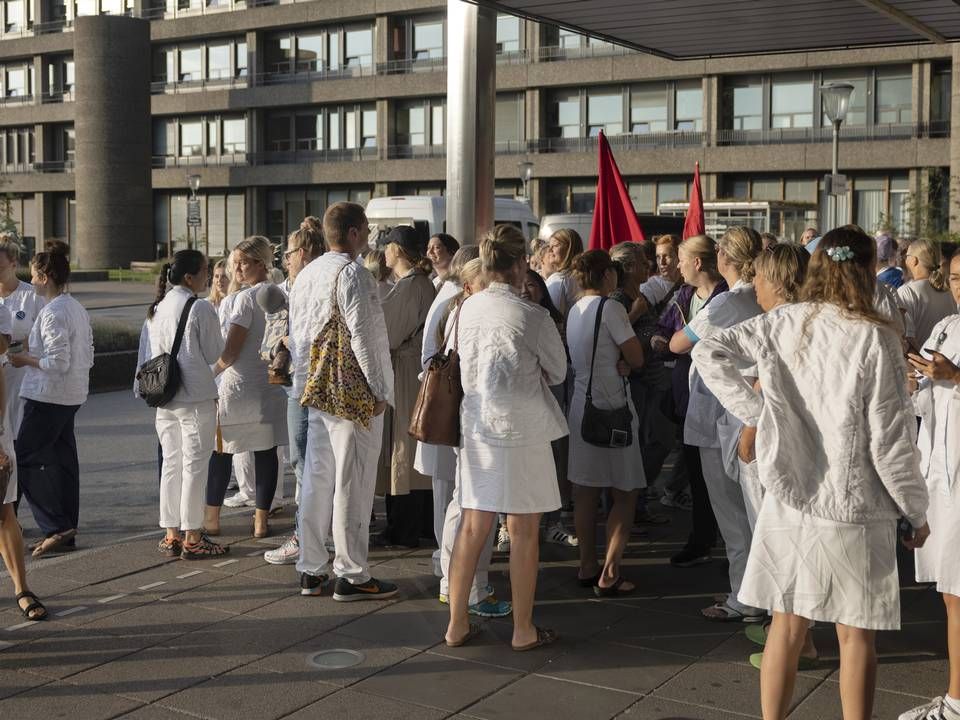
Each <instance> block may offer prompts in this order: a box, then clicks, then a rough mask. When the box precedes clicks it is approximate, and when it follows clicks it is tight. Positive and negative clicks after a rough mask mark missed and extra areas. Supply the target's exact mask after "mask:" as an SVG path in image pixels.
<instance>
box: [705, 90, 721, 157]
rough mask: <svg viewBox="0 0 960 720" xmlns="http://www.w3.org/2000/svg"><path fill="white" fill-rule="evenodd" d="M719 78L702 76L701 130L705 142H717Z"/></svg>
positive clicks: (719, 122)
mask: <svg viewBox="0 0 960 720" xmlns="http://www.w3.org/2000/svg"><path fill="white" fill-rule="evenodd" d="M720 113H721V110H720V78H718V77H717V76H716V75H713V76H710V77H705V78H703V131H704V132H705V133H706V144H707V145H709V146H711V147H713V146H716V144H717V131H718V130H719V129H720V126H721V123H722V119H721V118H720Z"/></svg>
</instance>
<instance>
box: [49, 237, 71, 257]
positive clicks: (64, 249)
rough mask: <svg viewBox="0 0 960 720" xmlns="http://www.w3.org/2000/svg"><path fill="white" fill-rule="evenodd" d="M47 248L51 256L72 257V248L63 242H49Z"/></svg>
mask: <svg viewBox="0 0 960 720" xmlns="http://www.w3.org/2000/svg"><path fill="white" fill-rule="evenodd" d="M45 248H46V251H47V252H48V253H50V254H51V255H63V256H64V257H69V256H70V246H69V245H67V244H66V243H65V242H63V241H62V240H47V242H46V245H45Z"/></svg>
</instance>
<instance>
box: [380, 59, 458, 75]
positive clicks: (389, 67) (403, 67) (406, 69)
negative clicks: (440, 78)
mask: <svg viewBox="0 0 960 720" xmlns="http://www.w3.org/2000/svg"><path fill="white" fill-rule="evenodd" d="M446 69H447V58H446V57H438V58H423V59H420V60H417V59H414V58H401V59H398V60H388V61H387V62H382V63H377V75H406V74H409V73H419V72H439V71H442V70H446Z"/></svg>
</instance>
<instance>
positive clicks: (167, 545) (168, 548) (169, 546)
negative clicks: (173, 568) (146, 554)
mask: <svg viewBox="0 0 960 720" xmlns="http://www.w3.org/2000/svg"><path fill="white" fill-rule="evenodd" d="M157 552H158V553H160V554H161V555H163V557H168V558H175V557H179V556H180V553H182V552H183V540H181V539H180V538H174V539H173V540H168V539H167V538H163V539H162V540H160V542H159V543H157Z"/></svg>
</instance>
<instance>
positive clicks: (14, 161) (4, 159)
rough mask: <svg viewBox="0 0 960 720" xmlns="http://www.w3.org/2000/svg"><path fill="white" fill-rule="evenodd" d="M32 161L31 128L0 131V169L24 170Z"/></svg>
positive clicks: (3, 129)
mask: <svg viewBox="0 0 960 720" xmlns="http://www.w3.org/2000/svg"><path fill="white" fill-rule="evenodd" d="M33 160H34V146H33V128H32V127H29V128H2V129H0V168H4V169H6V170H8V171H14V170H17V169H25V168H26V166H27V165H29V164H31V163H32V162H33Z"/></svg>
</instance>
